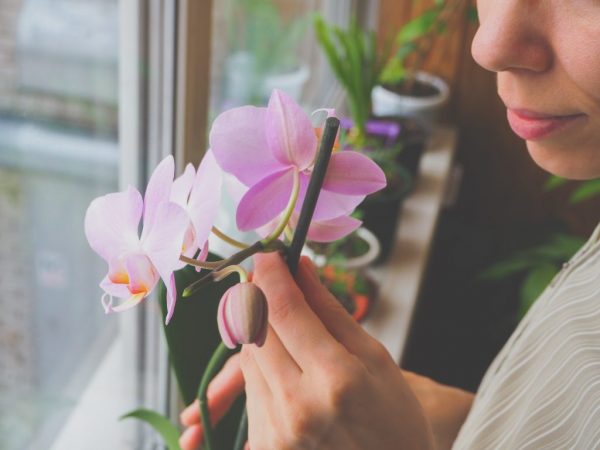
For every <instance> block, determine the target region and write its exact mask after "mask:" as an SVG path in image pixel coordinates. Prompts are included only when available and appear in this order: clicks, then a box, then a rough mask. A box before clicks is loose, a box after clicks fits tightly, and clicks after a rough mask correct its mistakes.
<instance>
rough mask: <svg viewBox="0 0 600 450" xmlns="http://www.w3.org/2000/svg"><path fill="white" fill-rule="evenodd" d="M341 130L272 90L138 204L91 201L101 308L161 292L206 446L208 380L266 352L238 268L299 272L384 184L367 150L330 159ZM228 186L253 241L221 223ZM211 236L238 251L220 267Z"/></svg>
mask: <svg viewBox="0 0 600 450" xmlns="http://www.w3.org/2000/svg"><path fill="white" fill-rule="evenodd" d="M329 112H330V113H332V111H331V110H329ZM338 126H339V121H337V119H336V118H333V117H330V118H328V119H327V121H326V127H325V129H324V131H323V130H320V129H318V128H317V129H315V127H314V126H313V124H312V123H311V119H310V117H309V116H307V115H306V114H305V113H304V111H302V109H301V108H300V107H299V105H297V104H296V103H295V102H294V101H293V100H292V99H291V98H290V97H288V96H287V95H286V94H284V93H283V92H281V91H277V90H275V91H274V92H273V93H272V95H271V97H270V99H269V104H268V106H267V107H266V108H258V107H254V106H242V107H239V108H234V109H232V110H229V111H226V112H224V113H222V114H221V115H219V116H218V117H217V118H216V119H215V121H214V123H213V125H212V128H211V131H210V148H211V149H210V150H208V151H207V152H206V155H205V157H204V159H203V160H202V162H201V164H200V166H199V167H198V169H197V170H196V169H195V168H194V167H193V166H192V165H188V166H187V167H186V169H185V171H184V173H183V174H182V175H181V176H179V177H177V178H174V161H173V158H172V157H171V156H169V157H167V158H165V159H164V160H163V161H162V162H161V163H160V164H159V165H158V166H157V168H156V169H155V170H154V173H153V174H152V176H151V177H150V180H149V182H148V185H147V187H146V190H145V193H144V196H143V197H142V195H141V194H140V192H138V191H137V189H135V188H133V187H129V188H128V189H127V190H125V191H124V192H117V193H112V194H107V195H105V196H102V197H99V198H97V199H95V200H93V201H92V203H91V204H90V206H89V208H88V210H87V213H86V217H85V232H86V237H87V239H88V242H89V243H90V246H91V247H92V249H93V250H94V251H96V253H98V255H99V256H101V257H102V258H103V259H104V260H105V261H106V262H107V264H108V273H107V275H106V277H105V278H104V279H103V280H102V281H101V283H100V287H101V288H102V289H103V291H104V295H103V296H102V304H103V306H104V309H105V311H106V312H107V313H113V312H121V311H125V310H127V309H130V308H133V307H134V306H136V305H138V304H140V303H142V302H143V301H144V300H145V299H146V298H148V296H149V295H150V294H151V292H153V291H154V290H155V289H157V288H158V289H159V290H161V291H162V292H163V294H162V295H160V297H162V298H163V304H162V307H163V312H164V314H165V333H166V337H167V344H168V346H169V349H170V360H171V363H172V365H173V368H174V369H175V373H176V375H177V379H178V381H179V385H180V388H181V391H182V396H183V398H184V400H185V401H186V402H189V401H191V399H192V397H193V396H194V393H195V391H196V390H197V397H198V399H199V404H200V413H201V418H202V423H203V429H204V431H205V448H207V449H208V450H210V449H215V448H217V445H218V444H219V442H218V441H217V440H216V438H215V436H214V435H213V432H212V427H211V425H210V423H209V422H208V407H207V398H206V390H207V387H208V383H209V382H210V380H211V379H212V377H214V375H215V374H216V373H217V372H218V371H219V369H220V368H221V366H222V365H223V363H224V361H225V360H226V359H227V358H228V357H229V355H230V354H231V352H233V351H235V350H236V348H237V347H238V345H239V344H256V345H259V346H260V345H262V343H263V342H264V339H265V333H266V327H267V320H268V314H267V305H266V299H265V297H264V294H262V291H261V290H260V288H258V286H256V285H255V284H253V283H251V282H250V281H249V279H248V274H247V273H246V271H245V270H244V269H243V268H242V267H241V266H240V263H242V262H243V261H244V260H245V259H247V258H249V257H250V256H252V255H253V254H256V253H259V252H272V251H283V252H284V253H285V254H287V257H288V265H290V270H292V271H293V270H294V269H293V267H294V265H295V264H296V263H297V258H298V257H299V254H300V248H301V246H302V244H303V243H304V240H305V239H306V237H307V236H308V238H309V239H312V240H316V241H321V242H329V241H334V240H336V239H339V238H341V237H344V236H345V235H347V234H349V233H350V232H352V231H353V230H355V229H356V228H357V227H358V226H360V224H361V222H360V221H359V220H357V219H355V218H353V217H351V213H352V212H353V210H354V209H355V208H356V206H357V205H358V204H359V203H360V202H361V201H362V200H363V199H364V197H365V196H366V195H367V194H370V193H372V192H375V191H377V190H380V189H382V188H383V187H384V186H385V176H384V174H383V171H382V170H381V169H380V168H379V167H378V166H377V165H376V164H374V163H373V162H372V161H371V160H370V159H368V158H367V157H365V156H364V155H361V154H359V153H356V152H352V151H341V152H340V151H338V152H335V153H334V154H331V150H332V148H333V145H334V142H335V138H336V134H337V130H338ZM321 134H322V135H323V139H322V142H321V146H320V151H317V150H318V146H319V142H318V138H317V136H319V135H321ZM224 188H228V189H231V190H232V191H235V192H237V194H238V198H237V208H236V223H237V227H238V228H239V229H240V230H242V231H256V232H257V233H258V234H259V235H260V236H261V238H260V239H259V240H257V241H256V242H254V243H253V244H251V245H249V244H246V243H242V242H238V241H236V240H235V239H232V238H230V237H228V236H226V235H225V234H224V233H223V232H222V231H220V230H219V229H218V228H216V227H215V225H214V223H215V220H216V216H217V212H218V210H219V206H220V200H221V190H222V189H224ZM140 222H142V223H143V226H142V228H141V232H139V231H138V229H139V225H140ZM211 233H214V234H215V235H216V236H218V237H220V238H222V239H224V240H226V241H227V242H229V243H230V244H232V245H234V246H236V247H239V249H240V250H239V252H238V253H235V254H234V255H232V256H231V257H229V258H227V259H225V260H222V259H220V258H219V257H218V256H216V255H212V256H211V255H210V254H209V248H208V237H209V235H210V234H211ZM290 241H291V243H290ZM209 256H210V257H209ZM234 279H237V280H238V282H234V281H233V280H234ZM182 297H189V298H188V299H186V300H182V299H181V298H182ZM219 298H220V301H217V300H218V299H219ZM181 309H183V310H184V312H183V313H179V311H180V310H181ZM176 311H177V312H178V313H177V314H176ZM215 319H216V320H215ZM215 324H216V326H215ZM217 329H218V333H217ZM200 330H201V331H200ZM199 333H200V334H199ZM218 334H219V335H220V336H221V341H222V342H220V343H218V342H216V341H218V339H216V340H215V336H217V335H218ZM211 336H212V337H211ZM211 339H212V340H213V341H211ZM204 344H206V347H205V346H204ZM215 345H216V350H214V346H215ZM199 347H200V348H199ZM211 347H212V348H211ZM213 350H214V353H212V356H210V355H209V352H211V351H213ZM127 417H136V418H139V419H142V420H145V421H147V422H148V423H150V424H151V425H153V426H155V427H156V429H157V430H158V431H159V432H161V434H162V435H163V437H164V438H165V439H166V440H167V441H169V442H172V437H173V435H174V431H173V430H174V428H172V426H171V427H169V425H168V421H166V419H165V420H163V419H161V418H160V417H159V416H158V415H156V413H151V412H148V411H145V410H139V411H135V412H132V413H130V414H128V415H127ZM242 443H243V442H242ZM170 445H173V446H172V447H171V448H177V447H176V446H174V445H175V444H170Z"/></svg>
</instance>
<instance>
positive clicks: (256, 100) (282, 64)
mask: <svg viewBox="0 0 600 450" xmlns="http://www.w3.org/2000/svg"><path fill="white" fill-rule="evenodd" d="M230 17H232V18H233V19H232V20H231V21H230V22H229V23H230V28H229V41H230V42H231V45H232V53H231V55H230V56H229V57H228V59H227V62H226V81H225V90H226V93H225V97H226V103H227V107H231V106H237V105H240V104H247V103H252V104H256V105H262V104H264V103H265V102H266V100H267V99H268V98H269V95H270V93H271V92H272V91H273V89H280V90H282V91H283V92H285V93H287V94H288V95H289V96H290V97H292V98H293V99H294V100H296V101H297V100H298V99H299V97H300V95H301V93H302V88H303V87H304V84H305V83H306V81H307V80H308V77H309V75H310V70H309V68H308V66H307V65H305V64H301V63H300V62H299V60H298V58H297V48H298V43H299V41H300V39H301V38H302V36H303V35H304V34H305V32H306V30H307V28H308V25H309V23H310V22H309V19H310V17H309V16H308V15H304V16H301V17H294V18H293V19H292V20H289V21H284V20H283V19H282V16H281V12H280V11H279V9H278V8H277V7H276V5H275V4H273V2H272V1H271V0H236V1H234V2H233V6H232V11H231V14H230Z"/></svg>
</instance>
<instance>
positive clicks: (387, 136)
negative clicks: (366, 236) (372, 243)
mask: <svg viewBox="0 0 600 450" xmlns="http://www.w3.org/2000/svg"><path fill="white" fill-rule="evenodd" d="M315 31H316V35H317V40H318V42H319V44H320V45H321V47H322V49H323V51H324V53H325V56H326V57H327V60H328V61H329V64H330V66H331V68H332V69H333V72H334V73H335V75H336V77H337V79H338V81H339V82H340V84H341V85H342V86H343V88H344V90H345V92H346V98H347V102H348V105H349V109H350V116H351V117H350V118H345V119H342V121H341V125H342V130H343V131H344V132H343V133H342V136H341V146H342V148H351V149H354V150H357V151H361V152H363V153H364V154H366V155H368V156H369V157H371V159H373V160H374V161H375V162H377V163H378V165H379V166H380V167H382V169H383V170H384V172H385V174H386V179H387V182H388V186H387V187H386V188H385V189H384V190H382V191H380V192H379V193H378V194H377V195H376V196H372V197H369V198H367V200H366V201H365V202H364V203H363V205H361V207H360V208H361V210H362V211H363V213H364V214H363V216H364V224H365V227H366V228H367V229H369V230H371V231H373V232H374V233H375V235H376V236H377V238H378V239H379V241H380V242H381V246H382V249H383V251H382V254H381V255H380V257H379V261H383V260H385V258H386V257H387V256H388V254H389V249H390V248H392V246H393V241H394V238H395V234H396V233H395V227H396V224H397V218H398V214H399V211H400V207H401V205H402V201H403V199H404V197H405V196H406V195H407V194H408V192H409V191H410V188H411V187H412V179H413V178H412V176H411V174H410V173H409V172H408V171H407V170H406V169H405V168H403V167H402V164H401V163H400V159H401V155H402V153H404V154H406V153H405V150H407V147H404V146H403V142H402V138H403V134H402V126H401V124H400V123H399V121H398V120H397V119H396V118H376V117H373V116H372V115H371V90H372V89H373V87H374V86H375V85H376V83H377V80H378V79H379V77H380V75H381V71H382V70H383V67H384V65H385V63H386V61H387V60H388V55H389V51H388V49H384V50H383V51H378V50H377V46H376V40H375V35H374V33H373V32H369V31H364V30H362V29H360V28H359V27H358V24H357V23H356V21H352V23H351V24H350V27H349V28H348V29H347V30H344V29H342V28H340V27H337V26H334V25H329V24H327V23H326V22H325V20H324V19H323V18H322V17H320V16H317V17H316V19H315ZM415 170H416V165H415ZM381 220H385V223H381Z"/></svg>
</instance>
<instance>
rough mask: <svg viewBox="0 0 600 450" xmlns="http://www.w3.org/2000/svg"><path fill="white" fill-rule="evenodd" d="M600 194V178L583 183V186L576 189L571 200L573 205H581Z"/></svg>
mask: <svg viewBox="0 0 600 450" xmlns="http://www.w3.org/2000/svg"><path fill="white" fill-rule="evenodd" d="M598 194H600V178H597V179H595V180H589V181H584V182H583V183H581V185H580V186H579V187H578V188H577V189H575V191H574V192H573V194H572V195H571V198H570V199H569V200H570V201H571V203H580V202H582V201H584V200H588V199H590V198H592V197H595V196H596V195H598Z"/></svg>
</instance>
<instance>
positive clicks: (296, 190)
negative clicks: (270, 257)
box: [261, 170, 300, 247]
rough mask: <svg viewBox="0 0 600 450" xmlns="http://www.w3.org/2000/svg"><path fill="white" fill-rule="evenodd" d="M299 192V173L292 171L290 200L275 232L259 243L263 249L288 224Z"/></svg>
mask: <svg viewBox="0 0 600 450" xmlns="http://www.w3.org/2000/svg"><path fill="white" fill-rule="evenodd" d="M299 192H300V173H299V172H298V171H297V170H294V185H293V186H292V195H290V200H289V201H288V204H287V206H286V207H285V210H284V212H283V218H282V219H281V222H279V225H277V228H276V229H275V231H273V232H272V233H271V234H270V235H268V236H267V237H266V238H264V239H263V240H262V241H261V242H262V243H263V245H264V246H265V247H266V246H267V245H269V244H270V243H271V242H273V241H274V240H276V239H277V238H278V237H279V236H280V235H281V233H283V230H285V227H286V226H287V224H288V222H289V221H290V217H292V213H293V212H294V208H295V207H296V202H297V201H298V193H299Z"/></svg>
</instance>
